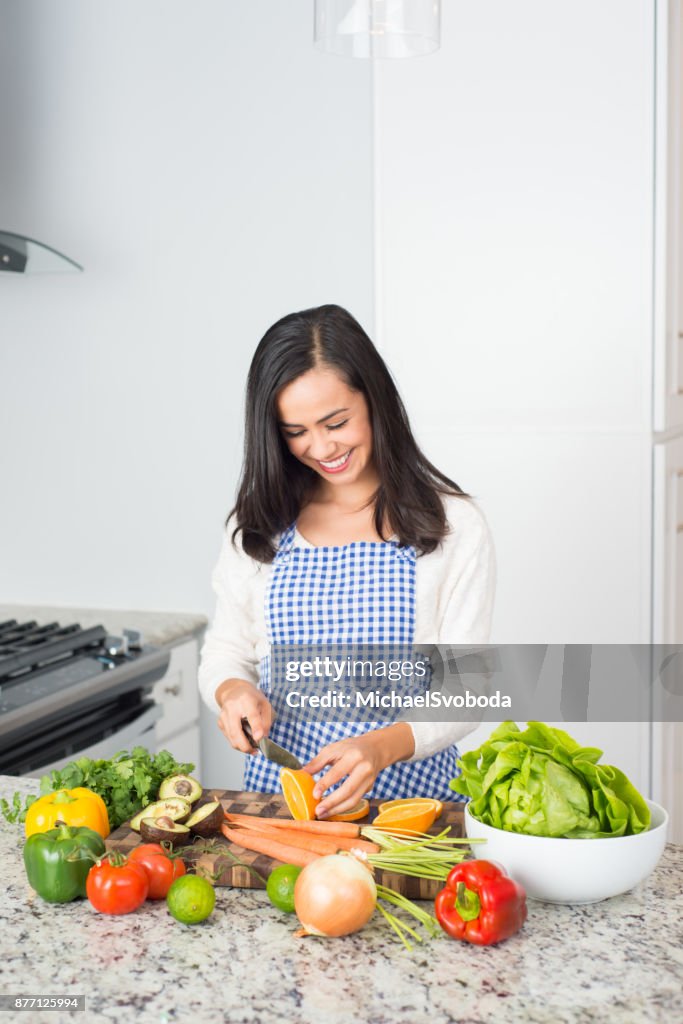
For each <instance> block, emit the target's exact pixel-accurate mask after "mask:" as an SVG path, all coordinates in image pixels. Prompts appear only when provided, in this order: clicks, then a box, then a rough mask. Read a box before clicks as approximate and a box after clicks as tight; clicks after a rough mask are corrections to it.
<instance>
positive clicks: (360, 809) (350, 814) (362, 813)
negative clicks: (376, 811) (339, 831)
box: [327, 800, 370, 821]
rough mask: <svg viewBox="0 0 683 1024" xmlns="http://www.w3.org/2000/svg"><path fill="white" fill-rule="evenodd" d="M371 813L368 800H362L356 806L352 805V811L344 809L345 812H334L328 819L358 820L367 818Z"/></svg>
mask: <svg viewBox="0 0 683 1024" xmlns="http://www.w3.org/2000/svg"><path fill="white" fill-rule="evenodd" d="M369 813H370V804H369V803H368V802H367V800H361V801H360V803H357V804H356V806H355V807H352V808H351V810H350V811H344V812H343V814H333V815H331V816H330V817H329V818H328V819H327V820H328V821H358V820H359V819H360V818H367V816H368V814H369Z"/></svg>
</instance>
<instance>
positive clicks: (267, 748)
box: [241, 718, 303, 771]
mask: <svg viewBox="0 0 683 1024" xmlns="http://www.w3.org/2000/svg"><path fill="white" fill-rule="evenodd" d="M241 722H242V732H243V733H244V735H245V736H246V737H247V739H248V740H249V742H250V744H251V745H252V747H254V748H257V747H258V749H259V750H260V751H261V753H262V754H263V756H264V757H265V758H267V760H268V761H272V762H273V764H279V765H281V766H282V767H283V768H293V769H294V770H295V771H296V770H297V769H299V768H303V765H302V763H301V761H300V760H299V758H298V757H295V756H294V754H291V753H290V752H289V750H285V748H284V747H281V746H280V744H279V743H275V742H274V740H271V739H269V738H268V737H267V736H263V737H262V738H261V739H260V740H259V741H258V743H256V742H255V740H254V736H253V734H252V731H251V726H250V725H249V719H248V718H242V719H241Z"/></svg>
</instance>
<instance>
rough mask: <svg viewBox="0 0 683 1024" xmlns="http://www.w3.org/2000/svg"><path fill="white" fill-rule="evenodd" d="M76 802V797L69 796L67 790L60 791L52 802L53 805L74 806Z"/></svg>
mask: <svg viewBox="0 0 683 1024" xmlns="http://www.w3.org/2000/svg"><path fill="white" fill-rule="evenodd" d="M75 802H76V797H75V796H69V791H68V790H67V789H58V790H57V792H56V793H55V795H54V799H53V801H52V803H53V804H73V803H75Z"/></svg>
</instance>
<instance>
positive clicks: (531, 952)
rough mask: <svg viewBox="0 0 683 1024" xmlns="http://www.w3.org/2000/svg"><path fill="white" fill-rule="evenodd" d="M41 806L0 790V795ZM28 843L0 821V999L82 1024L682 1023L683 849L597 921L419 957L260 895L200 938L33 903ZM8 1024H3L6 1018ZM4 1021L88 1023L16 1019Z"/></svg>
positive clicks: (547, 912)
mask: <svg viewBox="0 0 683 1024" xmlns="http://www.w3.org/2000/svg"><path fill="white" fill-rule="evenodd" d="M15 789H17V790H20V791H21V792H22V793H32V792H36V791H37V787H36V783H35V782H34V781H32V780H28V779H14V778H9V777H7V776H4V777H0V796H5V797H7V796H9V795H10V794H11V793H13V792H14V790H15ZM22 843H23V828H22V827H21V826H19V825H11V824H8V823H7V822H4V821H3V820H2V819H0V852H1V855H2V863H3V865H4V872H3V874H4V883H5V898H4V899H3V900H2V902H1V903H0V936H1V938H0V993H2V994H8V993H11V994H24V995H26V994H31V995H38V994H42V995H59V994H62V995H65V994H72V995H73V994H82V995H85V997H86V1012H85V1014H84V1016H83V1018H81V1019H83V1020H85V1021H86V1022H89V1021H91V1020H92V1021H111V1022H124V1021H125V1022H128V1021H131V1020H135V1022H136V1024H148V1022H149V1024H152V1022H156V1024H164V1022H170V1021H188V1020H191V1021H193V1022H203V1021H206V1022H211V1024H213V1022H215V1021H221V1020H224V1021H228V1022H230V1024H282V1022H285V1021H286V1022H288V1024H294V1022H301V1024H347V1022H351V1021H359V1020H360V1021H367V1022H369V1024H402V1022H406V1024H408V1022H410V1024H451V1022H453V1024H455V1022H458V1024H484V1022H486V1024H503V1022H504V1024H516V1022H524V1024H565V1022H567V1024H569V1022H571V1024H588V1022H597V1021H600V1022H605V1024H607V1022H609V1024H614V1022H625V1024H635V1022H638V1024H641V1022H642V1024H645V1022H647V1024H652V1022H655V1021H667V1022H670V1021H675V1020H681V1019H683V847H680V846H674V845H672V844H669V845H668V846H667V848H666V851H665V853H664V856H663V858H662V860H661V862H660V864H659V866H658V867H657V869H656V871H655V872H654V874H653V875H652V876H651V877H650V878H649V879H648V880H647V881H646V882H645V883H643V884H642V885H641V886H639V887H637V888H636V889H634V890H633V891H632V892H630V893H628V894H626V895H625V896H620V897H616V898H614V899H611V900H606V901H605V902H603V903H598V904H593V905H591V906H584V907H581V906H573V907H571V906H554V905H550V904H544V903H537V902H534V901H531V902H530V904H529V917H528V920H527V923H526V924H525V926H524V929H523V931H522V932H521V933H519V934H518V935H516V936H514V937H513V938H512V939H509V940H508V941H507V942H505V943H504V944H501V945H500V946H498V947H489V948H478V947H474V946H468V945H465V944H461V943H458V942H454V941H452V940H450V939H448V938H446V937H445V936H444V937H443V938H439V939H435V940H431V941H429V940H428V941H427V942H425V943H424V944H423V945H422V946H417V947H416V948H415V949H414V951H413V952H412V953H409V952H406V951H404V949H403V947H402V946H401V945H400V944H399V943H398V942H396V941H394V940H393V939H392V938H391V937H390V934H389V932H388V930H387V929H386V927H385V926H384V925H382V924H380V923H375V922H373V923H372V924H371V925H369V926H368V927H366V928H365V929H364V930H363V932H361V933H360V934H358V935H353V936H348V937H347V938H344V939H328V940H324V939H315V938H307V939H296V938H294V936H293V932H294V930H295V927H296V923H295V919H293V917H290V916H288V915H284V914H281V913H280V912H279V911H277V910H275V908H274V907H272V906H271V905H270V903H269V901H268V898H267V896H266V894H265V893H264V892H262V891H258V890H246V889H227V888H219V889H217V900H216V909H215V911H214V913H213V915H212V916H211V917H210V918H209V919H208V920H207V921H205V922H204V923H202V924H201V925H195V926H193V927H192V926H186V925H182V924H180V923H179V922H177V921H174V920H173V919H172V918H171V917H170V916H169V914H168V912H167V909H166V905H165V902H164V901H161V902H160V903H146V904H144V905H143V907H142V908H140V910H138V911H136V912H135V913H133V914H129V915H126V916H123V917H106V916H104V915H101V914H98V913H96V912H95V910H93V908H92V907H91V906H90V904H89V903H88V902H87V901H82V900H77V901H75V902H74V903H69V904H63V905H53V904H49V903H45V902H43V901H42V900H41V899H40V897H38V896H37V895H36V894H35V893H33V892H32V890H31V889H30V888H29V886H28V883H27V881H26V877H25V874H24V868H23V863H22V858H21V846H22ZM3 1019H5V1018H3ZM7 1019H8V1020H10V1019H11V1020H17V1021H21V1022H23V1024H31V1022H33V1021H36V1022H38V1021H45V1020H46V1019H48V1020H49V1021H50V1022H52V1024H61V1021H62V1020H67V1019H69V1020H78V1019H79V1018H78V1017H73V1016H69V1015H63V1014H60V1013H59V1012H51V1013H50V1014H49V1017H48V1018H46V1017H45V1015H44V1013H42V1012H41V1013H39V1012H37V1011H34V1012H22V1013H21V1014H20V1015H19V1014H15V1015H13V1016H12V1017H11V1018H10V1017H8V1018H7Z"/></svg>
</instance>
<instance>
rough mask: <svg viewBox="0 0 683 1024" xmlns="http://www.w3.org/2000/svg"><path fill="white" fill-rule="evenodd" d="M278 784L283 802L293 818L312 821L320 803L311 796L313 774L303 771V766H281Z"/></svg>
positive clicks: (313, 782) (313, 780)
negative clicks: (295, 767) (294, 767)
mask: <svg viewBox="0 0 683 1024" xmlns="http://www.w3.org/2000/svg"><path fill="white" fill-rule="evenodd" d="M280 785H281V786H282V795H283V796H284V798H285V803H286V804H287V807H288V808H289V813H290V814H291V815H292V817H293V818H294V820H295V821H312V820H313V819H314V818H315V809H316V807H317V806H318V804H319V803H320V801H319V800H316V799H315V797H314V796H313V789H314V787H315V779H314V778H313V776H312V775H309V774H308V772H305V771H304V770H303V768H298V769H296V770H294V769H292V768H281V769H280Z"/></svg>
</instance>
